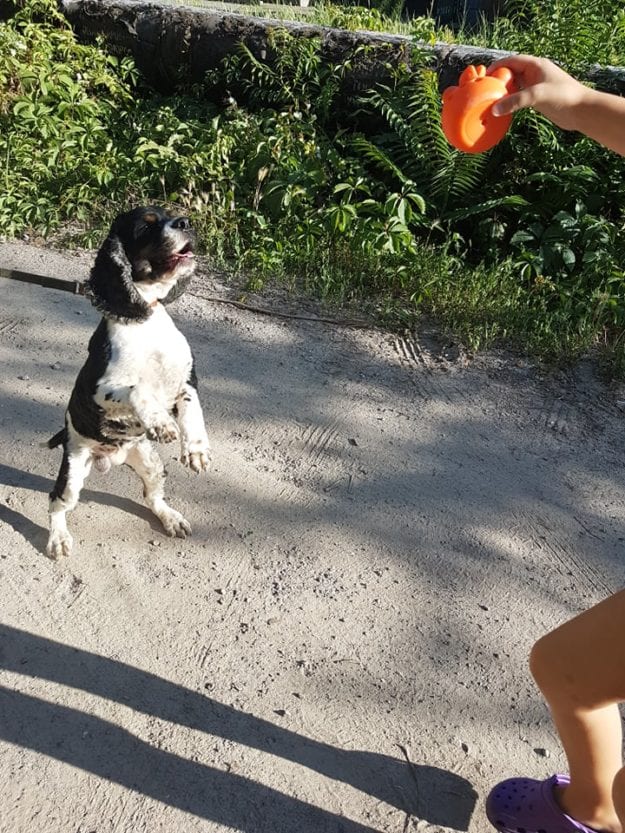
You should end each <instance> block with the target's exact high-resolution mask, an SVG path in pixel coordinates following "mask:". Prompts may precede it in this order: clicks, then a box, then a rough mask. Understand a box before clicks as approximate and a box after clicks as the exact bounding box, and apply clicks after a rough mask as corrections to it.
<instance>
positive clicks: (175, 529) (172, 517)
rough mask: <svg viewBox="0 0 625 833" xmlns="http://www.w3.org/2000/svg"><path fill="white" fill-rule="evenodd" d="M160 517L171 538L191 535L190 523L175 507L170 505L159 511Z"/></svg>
mask: <svg viewBox="0 0 625 833" xmlns="http://www.w3.org/2000/svg"><path fill="white" fill-rule="evenodd" d="M158 517H159V520H160V522H161V523H162V524H163V527H164V528H165V532H166V533H167V534H168V535H169V537H170V538H186V537H187V535H191V525H190V523H189V522H188V521H187V520H185V519H184V517H183V516H182V515H181V514H180V512H176V510H175V509H172V508H171V507H168V508H167V509H166V510H163V511H161V512H159V514H158Z"/></svg>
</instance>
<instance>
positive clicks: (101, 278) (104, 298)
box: [86, 224, 150, 321]
mask: <svg viewBox="0 0 625 833" xmlns="http://www.w3.org/2000/svg"><path fill="white" fill-rule="evenodd" d="M86 288H87V295H88V296H89V297H90V298H91V303H92V304H93V305H94V307H95V308H96V309H98V310H100V312H101V313H103V315H108V316H111V317H113V318H122V319H125V320H132V321H143V320H145V319H146V318H148V316H149V315H150V308H149V307H148V305H147V304H146V302H145V301H144V300H143V298H142V297H141V295H140V294H139V292H138V291H137V287H136V286H135V285H134V282H133V280H132V266H131V265H130V261H129V260H128V257H127V256H126V252H125V251H124V246H123V244H122V241H121V239H120V237H119V235H118V234H116V233H115V224H113V228H112V229H111V233H110V234H109V236H108V237H107V238H106V240H105V241H104V243H103V244H102V246H101V248H100V251H99V252H98V254H97V256H96V259H95V263H94V265H93V269H92V270H91V275H90V276H89V280H88V281H87V287H86Z"/></svg>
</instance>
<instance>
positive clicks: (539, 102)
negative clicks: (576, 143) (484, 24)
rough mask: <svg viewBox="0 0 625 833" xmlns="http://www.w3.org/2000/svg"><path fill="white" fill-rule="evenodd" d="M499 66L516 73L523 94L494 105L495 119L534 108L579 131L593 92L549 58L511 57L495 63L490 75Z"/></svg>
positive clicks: (568, 127) (510, 96) (564, 126)
mask: <svg viewBox="0 0 625 833" xmlns="http://www.w3.org/2000/svg"><path fill="white" fill-rule="evenodd" d="M497 67H508V69H510V70H511V71H512V72H513V73H514V80H515V83H516V85H517V87H518V88H519V92H517V93H512V94H511V95H507V96H505V97H504V98H502V99H500V100H499V101H498V102H496V103H495V104H494V105H493V108H492V112H493V115H495V116H506V115H508V114H509V113H515V112H516V111H517V110H521V109H523V108H524V107H533V108H534V110H537V111H538V112H539V113H542V114H543V116H546V117H547V118H548V119H550V120H551V121H552V122H554V123H555V124H557V125H558V127H562V128H563V129H564V130H579V125H578V121H577V110H578V107H579V105H580V104H581V103H582V102H583V100H584V98H585V96H586V95H587V93H588V92H589V90H588V87H585V86H584V85H583V84H581V83H580V82H579V81H577V80H576V79H575V78H572V77H571V76H570V75H568V73H566V72H565V71H564V70H563V69H560V67H558V66H556V65H555V64H554V63H552V62H551V61H549V60H548V59H547V58H535V57H533V56H532V55H511V56H510V57H508V58H502V59H501V60H499V61H495V63H493V64H491V65H490V66H489V68H488V70H487V74H490V73H491V72H493V70H495V69H497Z"/></svg>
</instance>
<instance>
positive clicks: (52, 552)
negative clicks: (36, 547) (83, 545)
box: [46, 529, 74, 561]
mask: <svg viewBox="0 0 625 833" xmlns="http://www.w3.org/2000/svg"><path fill="white" fill-rule="evenodd" d="M73 543H74V540H73V538H72V536H71V535H70V534H69V532H68V531H67V530H66V529H65V530H60V529H54V530H52V532H51V533H50V537H49V538H48V545H47V546H46V555H47V556H48V558H51V559H52V561H58V560H59V558H63V557H65V558H67V556H68V555H71V552H72V544H73Z"/></svg>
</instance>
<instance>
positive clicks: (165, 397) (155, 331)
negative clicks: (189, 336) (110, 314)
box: [98, 304, 193, 410]
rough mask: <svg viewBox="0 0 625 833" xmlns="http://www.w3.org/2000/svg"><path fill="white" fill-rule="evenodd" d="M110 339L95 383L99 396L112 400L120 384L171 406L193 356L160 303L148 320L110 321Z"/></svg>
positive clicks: (184, 379)
mask: <svg viewBox="0 0 625 833" xmlns="http://www.w3.org/2000/svg"><path fill="white" fill-rule="evenodd" d="M109 339H110V350H111V355H110V360H109V363H108V366H107V369H106V372H105V374H104V375H103V377H102V379H101V380H100V384H99V386H98V388H99V393H100V395H101V396H102V395H106V393H105V392H111V393H112V394H113V396H112V397H111V398H110V399H109V400H108V401H107V404H108V403H110V404H113V402H114V399H115V398H116V397H115V396H114V392H115V391H116V390H119V389H120V388H140V389H143V390H146V391H149V393H150V396H151V397H153V398H154V399H156V400H157V401H158V402H159V403H160V404H162V406H163V407H165V408H167V409H169V408H171V407H172V405H173V402H174V400H175V399H176V397H178V396H179V394H180V392H181V391H182V389H183V387H184V384H185V382H186V381H187V380H188V378H189V374H190V372H191V365H192V361H193V359H192V356H191V350H190V348H189V345H188V344H187V340H186V339H185V337H184V336H183V335H182V333H181V332H180V331H179V330H178V329H177V328H176V326H175V325H174V322H173V321H172V320H171V318H170V317H169V315H168V314H167V312H166V311H165V309H164V308H163V307H162V306H161V305H160V304H159V305H158V306H156V307H155V309H154V312H153V313H152V315H151V316H150V317H149V318H148V320H147V321H141V322H130V323H128V324H120V323H118V322H110V323H109ZM107 410H108V409H107Z"/></svg>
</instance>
